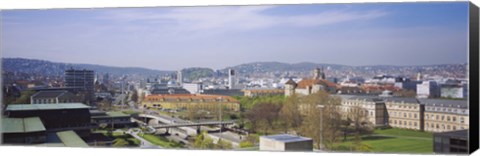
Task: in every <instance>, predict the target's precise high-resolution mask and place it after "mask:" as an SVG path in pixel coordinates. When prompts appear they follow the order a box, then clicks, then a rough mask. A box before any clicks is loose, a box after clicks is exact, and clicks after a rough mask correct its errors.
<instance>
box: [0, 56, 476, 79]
mask: <svg viewBox="0 0 480 156" xmlns="http://www.w3.org/2000/svg"><path fill="white" fill-rule="evenodd" d="M2 65H3V66H2V68H3V69H2V70H3V71H7V72H13V71H15V72H20V73H30V74H41V75H52V76H60V75H63V73H64V71H65V70H66V69H70V68H74V69H90V70H94V71H96V72H98V73H109V74H111V75H119V76H120V75H124V74H128V75H132V74H140V75H144V76H157V75H165V74H173V73H174V71H161V70H153V69H147V68H138V67H111V66H103V65H92V64H71V63H56V62H50V61H44V60H35V59H23V58H3V59H2ZM467 65H468V64H466V63H464V64H441V65H422V66H393V65H374V66H348V65H338V64H322V63H311V62H301V63H294V64H289V63H282V62H253V63H245V64H240V65H236V66H231V67H227V68H223V69H219V71H220V73H216V72H215V71H214V70H213V69H210V68H198V67H192V68H185V69H183V70H182V73H183V77H184V78H186V79H188V80H197V79H198V78H203V77H211V76H214V75H217V74H221V75H223V76H226V73H228V69H234V70H236V73H237V74H238V75H250V76H254V75H256V76H260V77H291V76H294V77H295V76H298V77H301V76H309V75H310V74H311V71H312V70H313V69H314V68H317V67H321V68H324V69H325V72H326V73H327V77H344V76H347V75H348V76H350V77H357V76H360V77H373V76H375V75H378V74H390V75H396V76H409V77H413V76H415V75H416V74H417V73H421V74H422V75H440V76H442V77H456V78H465V77H466V76H467V75H466V74H467V72H468V71H467Z"/></svg>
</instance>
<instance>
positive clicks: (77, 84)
mask: <svg viewBox="0 0 480 156" xmlns="http://www.w3.org/2000/svg"><path fill="white" fill-rule="evenodd" d="M65 87H68V88H73V89H74V90H75V91H80V92H83V93H84V94H85V103H91V102H92V101H93V99H94V97H95V96H94V88H95V86H94V72H93V70H86V69H84V70H75V69H69V70H66V71H65Z"/></svg>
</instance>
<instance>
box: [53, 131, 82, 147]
mask: <svg viewBox="0 0 480 156" xmlns="http://www.w3.org/2000/svg"><path fill="white" fill-rule="evenodd" d="M57 136H58V138H60V140H61V141H62V143H63V144H64V145H65V146H66V147H88V144H87V143H85V141H83V140H82V138H80V136H78V135H77V133H75V132H74V131H63V132H57Z"/></svg>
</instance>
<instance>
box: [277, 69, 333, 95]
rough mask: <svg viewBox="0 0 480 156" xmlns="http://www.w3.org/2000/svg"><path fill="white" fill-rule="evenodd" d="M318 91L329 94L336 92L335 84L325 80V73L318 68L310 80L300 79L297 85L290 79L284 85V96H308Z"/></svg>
mask: <svg viewBox="0 0 480 156" xmlns="http://www.w3.org/2000/svg"><path fill="white" fill-rule="evenodd" d="M320 90H324V91H327V92H330V93H336V92H337V84H335V83H333V82H330V81H328V80H326V79H325V73H323V70H320V68H316V69H315V70H313V78H311V79H308V78H306V79H302V80H301V81H299V82H298V83H296V82H295V81H293V80H292V79H290V80H288V81H287V82H286V83H285V96H291V95H293V94H299V95H310V94H312V93H316V92H318V91H320Z"/></svg>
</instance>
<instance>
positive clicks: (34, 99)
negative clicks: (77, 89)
mask: <svg viewBox="0 0 480 156" xmlns="http://www.w3.org/2000/svg"><path fill="white" fill-rule="evenodd" d="M74 102H83V98H82V97H81V96H76V95H75V94H73V93H71V92H69V91H67V90H51V91H39V92H37V93H35V94H33V95H32V96H30V103H31V104H49V103H74Z"/></svg>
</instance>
